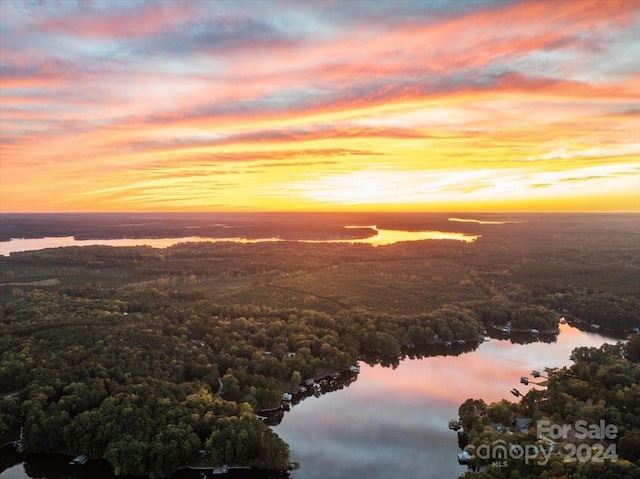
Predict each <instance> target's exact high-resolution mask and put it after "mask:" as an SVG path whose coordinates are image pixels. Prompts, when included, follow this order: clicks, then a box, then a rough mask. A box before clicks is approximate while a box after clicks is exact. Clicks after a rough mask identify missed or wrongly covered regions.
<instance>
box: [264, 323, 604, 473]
mask: <svg viewBox="0 0 640 479" xmlns="http://www.w3.org/2000/svg"><path fill="white" fill-rule="evenodd" d="M533 339H535V338H531V340H533ZM604 342H607V339H606V338H605V337H604V336H601V335H599V334H591V333H586V332H583V331H580V330H578V329H575V328H572V327H571V326H569V325H561V326H560V334H559V336H558V337H557V338H555V339H551V340H549V339H548V338H547V341H540V340H536V341H533V342H529V343H527V344H522V345H521V344H515V343H514V342H512V341H510V340H509V339H502V340H500V339H491V340H490V341H488V342H484V343H482V344H481V345H480V346H479V347H478V348H477V349H476V350H473V347H472V346H471V345H465V346H464V348H468V350H466V351H464V350H463V351H453V350H452V351H451V352H452V353H454V354H452V355H449V356H431V357H423V358H415V359H411V358H410V357H407V358H406V359H404V360H403V361H401V362H399V363H398V364H394V365H392V367H385V366H382V365H381V364H367V363H366V362H361V372H360V374H359V377H358V380H357V381H356V382H354V383H352V384H351V385H350V386H349V387H348V388H347V389H345V390H344V391H340V392H338V393H336V394H330V395H327V396H323V397H322V399H321V400H314V399H313V398H309V400H305V401H304V402H302V403H300V404H299V405H297V406H296V407H294V408H293V409H292V410H291V411H290V412H288V413H286V414H285V417H284V420H283V421H282V423H281V424H280V425H279V426H277V427H275V428H274V430H275V431H276V432H277V433H278V434H279V435H280V436H281V437H282V438H283V439H284V440H285V441H287V442H288V443H289V444H290V446H291V454H292V458H293V460H294V461H298V462H300V463H301V464H302V467H301V468H300V470H298V471H294V472H292V475H291V477H292V478H293V479H316V478H318V479H320V478H326V477H332V478H337V479H339V478H349V479H351V478H353V477H365V476H366V477H368V478H369V479H378V478H379V479H383V478H388V477H391V476H393V477H403V478H407V479H411V478H415V479H418V478H420V479H431V478H432V479H443V478H452V479H453V478H456V477H458V476H459V475H460V474H461V473H462V472H464V471H465V470H466V468H465V467H463V466H460V465H458V463H457V461H456V454H457V453H458V452H460V451H459V448H458V445H457V437H456V435H455V434H454V433H452V432H451V431H450V430H449V429H448V424H447V421H448V419H449V418H451V417H456V416H457V412H458V407H459V405H460V404H461V403H462V402H464V401H465V400H466V399H468V398H470V397H473V398H482V399H484V400H485V401H487V402H491V401H497V400H500V399H511V398H512V397H511V395H510V392H509V391H510V390H511V389H512V388H514V387H516V386H517V387H520V388H521V391H522V392H525V390H526V387H524V388H523V387H522V386H521V385H520V377H521V376H523V375H528V374H529V373H530V372H531V371H532V370H533V369H542V368H544V367H562V366H565V365H568V364H569V363H570V360H569V356H570V354H571V351H572V349H573V348H575V347H578V346H593V347H599V346H600V345H602V344H603V343H604ZM393 366H395V367H393ZM529 387H536V386H535V385H530V386H529Z"/></svg>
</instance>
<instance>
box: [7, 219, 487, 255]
mask: <svg viewBox="0 0 640 479" xmlns="http://www.w3.org/2000/svg"><path fill="white" fill-rule="evenodd" d="M368 227H369V228H373V229H375V230H376V231H377V232H378V234H377V235H374V236H371V237H369V238H362V239H349V240H318V241H312V240H306V241H305V242H308V243H368V244H372V245H374V246H378V245H386V244H393V243H397V242H399V241H417V240H425V239H449V240H457V241H473V240H475V239H476V238H477V236H473V235H467V234H463V233H453V232H444V231H402V230H384V229H378V228H376V227H375V226H368ZM347 228H355V226H352V227H347ZM187 241H214V242H216V241H235V242H240V243H257V242H260V241H281V240H280V239H279V238H259V239H247V238H240V237H232V238H200V237H198V236H189V237H185V238H148V239H105V240H77V239H75V238H74V237H73V236H62V237H46V238H34V239H25V238H16V239H12V240H11V241H1V242H0V255H2V256H7V255H9V254H11V253H15V252H18V251H35V250H40V249H44V248H59V247H62V246H91V245H108V246H143V245H147V246H152V247H154V248H166V247H168V246H173V245H174V244H177V243H184V242H187Z"/></svg>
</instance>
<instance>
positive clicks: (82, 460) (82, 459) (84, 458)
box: [69, 454, 89, 466]
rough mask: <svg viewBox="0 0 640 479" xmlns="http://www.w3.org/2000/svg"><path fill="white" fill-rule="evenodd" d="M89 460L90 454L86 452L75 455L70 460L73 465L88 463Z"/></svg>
mask: <svg viewBox="0 0 640 479" xmlns="http://www.w3.org/2000/svg"><path fill="white" fill-rule="evenodd" d="M88 460H89V456H87V455H86V454H80V455H79V456H76V457H74V458H73V459H71V460H70V461H69V464H71V465H74V466H75V465H81V464H84V463H86V462H87V461H88Z"/></svg>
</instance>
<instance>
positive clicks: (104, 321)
mask: <svg viewBox="0 0 640 479" xmlns="http://www.w3.org/2000/svg"><path fill="white" fill-rule="evenodd" d="M637 220H638V218H637V217H635V216H631V217H629V216H624V215H621V216H616V215H611V216H602V217H595V218H594V217H592V216H584V217H583V216H575V217H574V216H571V217H566V216H562V217H558V216H552V217H546V216H543V217H531V218H528V219H527V221H520V222H514V223H509V224H491V225H470V226H467V225H465V228H467V230H466V231H473V232H474V234H475V232H481V235H480V238H479V239H478V240H476V241H475V242H472V243H462V242H457V241H446V240H428V241H416V242H404V243H397V244H393V245H388V246H377V247H373V246H371V245H367V244H349V243H305V242H299V241H280V242H260V243H254V244H240V243H233V242H220V243H211V242H201V243H181V244H177V245H175V246H172V247H169V248H165V249H155V248H151V247H118V248H114V247H107V246H90V247H67V248H56V249H46V250H41V251H34V252H22V253H13V254H11V255H10V256H8V257H0V397H1V398H2V399H0V444H3V443H5V442H7V441H11V440H14V439H16V438H17V437H18V436H19V434H20V431H21V430H22V431H23V434H24V436H23V440H24V445H25V447H26V449H27V451H29V452H34V453H35V452H46V451H60V452H68V453H73V454H80V453H84V454H87V455H89V456H90V457H95V458H104V459H106V460H107V461H108V462H109V463H110V464H111V467H112V468H113V470H114V471H115V473H116V474H118V475H120V474H135V475H146V476H149V477H151V478H161V477H167V476H169V475H171V474H172V473H173V472H174V471H176V470H177V469H178V468H180V467H183V466H184V465H186V464H189V463H190V462H192V461H194V460H200V461H202V460H205V461H206V462H207V463H208V464H212V465H221V464H230V465H238V466H251V467H254V468H257V469H267V470H284V469H286V468H287V467H289V454H288V445H287V444H286V443H285V442H284V441H282V440H281V439H280V438H279V437H278V436H277V435H276V434H275V433H274V432H273V431H272V430H271V429H270V428H269V427H268V426H267V425H266V424H265V423H264V422H263V421H262V420H261V419H260V417H259V414H258V413H259V412H260V411H262V410H264V409H270V408H274V407H276V408H277V407H278V406H279V405H280V403H281V400H282V398H283V395H284V394H285V393H288V392H293V393H295V391H296V390H297V388H298V386H300V385H301V383H302V382H303V381H305V380H307V379H309V378H314V377H318V376H322V375H326V374H328V373H332V372H340V371H346V370H348V368H349V367H350V366H351V365H353V364H354V363H355V362H356V361H358V360H359V359H361V358H363V357H365V356H366V357H367V358H368V360H372V361H381V362H384V363H386V364H393V363H394V362H397V361H399V360H401V359H402V357H404V356H405V355H407V354H416V351H420V350H421V349H422V348H427V349H428V348H440V349H438V351H443V352H446V347H447V345H448V344H450V343H453V342H461V343H464V344H466V345H469V347H474V346H473V345H474V344H477V343H478V341H480V340H481V338H482V337H483V336H484V335H485V334H487V333H488V334H504V333H501V331H502V329H503V328H504V326H505V325H509V328H510V331H511V332H512V333H514V334H518V333H519V334H528V335H529V336H527V337H530V339H528V340H538V339H539V338H538V337H537V336H533V335H531V334H530V332H531V330H532V329H535V330H538V331H539V332H540V336H541V338H542V337H544V336H545V335H547V336H549V335H551V336H552V335H553V334H554V333H555V332H556V331H557V324H558V320H559V318H560V317H561V316H563V315H571V316H572V317H574V318H577V319H578V320H580V321H581V324H583V325H584V327H586V328H589V327H592V325H595V326H597V327H599V328H603V329H607V330H609V331H611V332H618V333H619V334H626V333H627V332H629V331H631V330H633V329H634V328H637V327H638V326H640V316H639V314H640V313H639V312H640V291H638V288H637V285H638V284H640V267H639V265H640V241H638V239H640V228H639V227H638V221H637ZM388 221H390V220H388ZM398 221H399V220H398ZM403 221H405V220H403ZM363 224H364V223H363ZM389 226H395V227H401V226H402V227H405V228H408V229H409V228H411V227H412V226H411V225H410V224H408V223H406V221H405V223H402V224H391V223H390V225H389ZM296 228H298V226H296ZM329 229H331V228H329ZM325 230H326V229H325ZM325 232H326V231H325ZM323 234H325V233H323ZM513 340H514V341H516V340H517V339H516V338H515V337H514V339H513ZM371 358H373V359H371ZM636 382H637V378H636ZM203 454H204V455H205V457H204V458H203V457H202V455H203Z"/></svg>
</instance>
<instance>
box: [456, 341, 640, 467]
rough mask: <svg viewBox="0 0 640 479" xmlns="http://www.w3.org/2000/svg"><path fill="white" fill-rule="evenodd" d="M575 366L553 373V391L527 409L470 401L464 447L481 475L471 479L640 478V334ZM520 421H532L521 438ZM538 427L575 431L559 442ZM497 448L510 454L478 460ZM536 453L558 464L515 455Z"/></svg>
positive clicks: (527, 398)
mask: <svg viewBox="0 0 640 479" xmlns="http://www.w3.org/2000/svg"><path fill="white" fill-rule="evenodd" d="M572 358H573V365H572V366H571V367H568V368H562V369H558V370H554V371H552V372H551V373H549V376H548V382H547V383H546V388H545V389H532V390H531V391H529V392H528V393H527V394H525V395H524V396H523V397H522V399H521V400H520V401H519V402H516V403H514V402H510V401H506V400H503V401H499V402H496V403H491V404H486V403H485V402H484V401H482V400H481V399H468V400H467V401H465V403H464V404H462V405H461V406H460V409H459V416H460V422H461V424H462V426H463V428H464V430H465V431H466V434H467V436H466V437H465V436H463V438H464V439H463V443H462V444H461V446H466V447H467V450H468V451H471V452H472V453H471V454H470V455H471V456H472V459H470V460H469V461H468V463H469V466H470V467H472V468H473V469H474V470H475V471H474V472H470V473H468V474H466V475H465V477H469V478H476V479H489V478H491V479H513V478H519V479H538V478H565V477H572V478H574V479H592V478H593V479H596V478H597V479H600V478H616V479H637V478H638V477H640V386H639V385H638V384H639V383H640V334H635V335H634V336H633V337H632V339H631V340H630V341H629V342H627V343H617V344H615V345H610V344H605V345H603V346H602V347H601V348H586V347H580V348H577V349H575V350H574V352H573V355H572ZM518 418H525V419H529V420H530V422H529V423H527V425H526V427H525V428H524V430H518V428H517V424H518V423H517V422H516V420H517V419H518ZM537 421H547V422H546V423H545V424H548V425H557V426H559V427H562V426H565V425H566V426H569V427H570V428H571V429H572V430H573V431H572V432H569V433H566V434H565V433H561V432H559V431H560V429H555V430H554V432H553V435H551V434H550V433H549V432H548V431H541V430H538V427H537ZM577 421H583V422H582V423H581V424H582V426H580V425H578V426H576V424H577ZM578 424H580V423H578ZM603 425H604V427H603ZM612 426H613V427H614V428H615V430H614V429H612ZM541 427H542V426H541ZM577 427H581V428H582V429H580V430H578V429H577ZM606 427H609V432H605V431H606V429H605V428H606ZM595 428H597V429H595ZM584 431H590V432H588V433H586V434H584ZM576 432H578V433H579V434H578V435H576ZM580 434H582V435H586V437H582V436H581V435H580ZM541 436H549V438H550V439H552V441H548V440H543V439H541ZM554 443H555V444H554ZM552 444H553V448H552V449H550V448H551V446H552ZM469 445H470V446H471V447H469ZM496 445H504V446H505V448H506V449H505V452H506V454H505V455H503V456H499V457H497V456H496V455H491V457H488V455H487V454H484V453H481V454H473V452H477V451H482V447H483V446H484V447H485V448H486V447H487V446H489V447H495V446H496ZM532 446H536V447H542V448H545V449H546V451H548V452H549V453H550V456H549V457H548V458H546V457H544V456H543V455H542V454H541V455H540V456H532V457H531V459H530V460H529V461H526V460H525V458H523V457H522V455H520V457H518V454H515V453H511V454H510V453H509V451H516V449H514V447H520V448H526V447H532ZM576 449H577V450H578V452H577V453H576V452H575V450H576ZM489 450H491V449H489ZM485 451H486V449H485ZM603 451H604V452H603ZM494 452H495V451H492V454H493V453H494ZM545 454H546V453H545Z"/></svg>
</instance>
